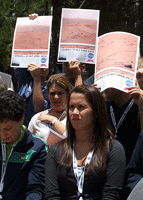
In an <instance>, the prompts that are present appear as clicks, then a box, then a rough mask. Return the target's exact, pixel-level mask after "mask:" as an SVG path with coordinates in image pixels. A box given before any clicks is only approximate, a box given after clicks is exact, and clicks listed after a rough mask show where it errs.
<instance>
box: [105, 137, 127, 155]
mask: <svg viewBox="0 0 143 200" xmlns="http://www.w3.org/2000/svg"><path fill="white" fill-rule="evenodd" d="M112 153H116V155H121V154H122V155H123V156H125V150H124V147H123V145H122V144H121V143H120V142H119V141H118V140H116V139H113V140H112V142H111V145H110V150H109V154H112Z"/></svg>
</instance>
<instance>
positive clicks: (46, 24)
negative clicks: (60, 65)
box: [11, 16, 52, 68]
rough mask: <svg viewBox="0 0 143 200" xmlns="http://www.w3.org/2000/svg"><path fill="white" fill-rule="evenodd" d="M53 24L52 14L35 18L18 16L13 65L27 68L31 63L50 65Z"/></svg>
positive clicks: (12, 58) (41, 65) (45, 66)
mask: <svg viewBox="0 0 143 200" xmlns="http://www.w3.org/2000/svg"><path fill="white" fill-rule="evenodd" d="M51 25H52V16H39V17H37V18H36V19H34V20H32V19H30V18H29V17H19V18H17V22H16V27H15V33H14V39H13V48H12V57H11V67H22V68H27V67H28V64H30V63H35V64H37V65H39V66H40V67H41V68H48V67H49V51H50V37H51Z"/></svg>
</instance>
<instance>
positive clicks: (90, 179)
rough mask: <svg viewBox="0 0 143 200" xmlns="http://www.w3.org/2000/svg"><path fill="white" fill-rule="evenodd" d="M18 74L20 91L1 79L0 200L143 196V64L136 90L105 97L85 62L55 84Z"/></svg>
mask: <svg viewBox="0 0 143 200" xmlns="http://www.w3.org/2000/svg"><path fill="white" fill-rule="evenodd" d="M140 60H142V59H139V61H140ZM14 70H15V73H16V74H17V90H16V91H11V90H8V89H7V86H6V84H5V82H4V80H3V79H2V78H1V77H0V108H1V109H0V172H1V173H0V177H1V178H0V199H4V200H32V199H34V200H43V199H45V200H48V199H49V200H54V199H55V200H57V199H61V200H69V199H75V200H76V199H77V200H84V199H85V200H89V199H92V200H120V199H121V200H135V199H140V200H141V199H143V192H142V190H141V189H140V188H141V187H143V132H142V129H143V90H142V89H143V84H142V83H143V66H142V62H139V67H138V70H137V73H136V86H132V87H129V88H127V90H128V91H127V92H123V91H120V90H117V89H115V88H108V89H106V90H105V91H104V95H103V93H102V92H100V88H99V87H98V85H97V84H96V83H94V75H92V76H91V77H89V78H88V79H87V80H85V81H83V73H84V71H85V70H86V65H85V64H84V63H80V62H79V61H70V62H65V63H64V71H65V75H64V74H54V75H52V76H50V77H49V79H48V80H47V75H48V69H47V68H40V67H39V66H38V65H36V64H33V63H30V64H29V65H28V69H27V68H14ZM49 138H50V139H49Z"/></svg>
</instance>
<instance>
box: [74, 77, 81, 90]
mask: <svg viewBox="0 0 143 200" xmlns="http://www.w3.org/2000/svg"><path fill="white" fill-rule="evenodd" d="M82 84H83V80H82V77H81V75H79V76H77V77H76V78H75V85H74V86H75V87H76V86H78V85H82Z"/></svg>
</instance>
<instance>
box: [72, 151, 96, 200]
mask: <svg viewBox="0 0 143 200" xmlns="http://www.w3.org/2000/svg"><path fill="white" fill-rule="evenodd" d="M92 155H93V151H91V152H89V153H88V156H87V158H86V162H85V166H84V169H83V172H82V174H80V175H79V173H78V166H77V158H76V155H75V152H74V149H73V170H74V175H75V177H76V180H77V187H78V196H79V200H83V197H82V195H83V184H84V174H85V169H86V168H87V166H88V164H89V163H90V161H91V158H92Z"/></svg>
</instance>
